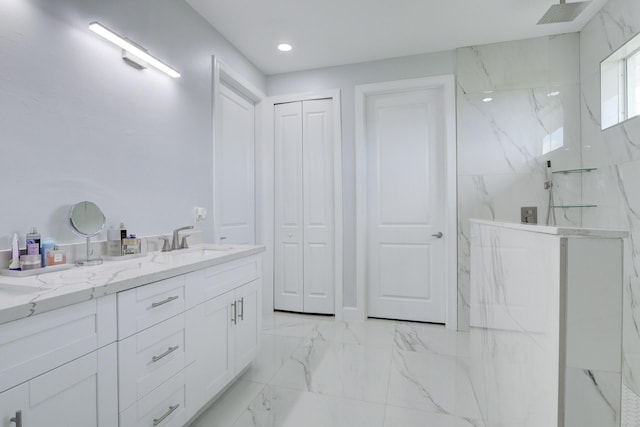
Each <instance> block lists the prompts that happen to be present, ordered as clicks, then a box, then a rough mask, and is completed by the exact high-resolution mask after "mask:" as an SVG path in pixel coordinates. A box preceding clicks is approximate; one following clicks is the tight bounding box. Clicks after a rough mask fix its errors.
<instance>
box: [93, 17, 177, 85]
mask: <svg viewBox="0 0 640 427" xmlns="http://www.w3.org/2000/svg"><path fill="white" fill-rule="evenodd" d="M89 29H90V30H91V31H93V32H94V33H96V34H98V35H99V36H102V37H104V38H105V39H107V40H109V41H110V42H111V43H113V44H115V45H116V46H118V47H119V48H121V49H122V51H123V52H122V53H123V55H122V59H124V60H125V62H127V63H128V64H130V65H133V66H134V67H136V68H140V69H142V68H146V64H149V65H152V66H154V67H155V68H157V69H158V70H160V71H162V72H163V73H166V74H168V75H169V76H171V77H173V78H174V79H175V78H178V77H180V73H179V72H177V71H176V70H174V69H173V68H171V67H170V66H168V65H167V64H165V63H164V62H162V61H160V60H159V59H158V58H156V57H154V56H151V55H149V54H148V53H147V52H145V51H144V49H143V48H141V47H139V46H136V45H135V44H134V43H133V42H131V41H129V40H127V39H125V38H124V37H122V36H120V35H118V34H116V33H114V32H113V31H111V30H110V29H108V28H107V27H105V26H104V25H102V24H100V23H99V22H96V21H94V22H92V23H90V24H89ZM138 60H139V61H138ZM142 61H143V62H142ZM145 63H146V64H145Z"/></svg>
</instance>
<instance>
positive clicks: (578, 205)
mask: <svg viewBox="0 0 640 427" xmlns="http://www.w3.org/2000/svg"><path fill="white" fill-rule="evenodd" d="M595 170H598V168H578V169H562V170H557V171H553V172H552V173H553V174H554V175H568V174H574V173H588V172H592V171H595ZM552 207H553V209H576V208H597V207H598V205H594V204H581V203H576V204H570V205H553V206H552Z"/></svg>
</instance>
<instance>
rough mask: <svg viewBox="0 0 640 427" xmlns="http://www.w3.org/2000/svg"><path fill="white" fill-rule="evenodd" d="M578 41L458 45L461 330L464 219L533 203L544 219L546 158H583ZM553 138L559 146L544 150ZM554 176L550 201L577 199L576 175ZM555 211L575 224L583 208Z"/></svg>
mask: <svg viewBox="0 0 640 427" xmlns="http://www.w3.org/2000/svg"><path fill="white" fill-rule="evenodd" d="M579 45H580V36H579V34H577V33H572V34H565V35H560V36H553V37H541V38H536V39H529V40H522V41H513V42H505V43H497V44H491V45H483V46H472V47H467V48H461V49H458V50H457V51H456V61H457V65H456V68H457V71H456V74H457V120H458V307H459V309H458V326H459V329H461V330H465V329H466V328H468V325H469V218H481V219H498V220H509V221H519V220H520V207H521V206H537V207H538V221H539V223H542V222H544V220H545V219H546V210H547V206H548V193H547V191H546V190H545V189H544V181H545V180H546V178H545V176H546V173H547V168H546V161H547V160H551V162H552V170H561V169H573V168H579V167H581V165H582V162H581V152H580V79H579V75H580V73H579V64H580V58H579ZM550 94H551V95H553V96H550ZM487 97H491V98H493V101H491V102H483V99H484V98H487ZM558 138H562V139H561V142H562V145H561V146H560V147H559V148H557V149H555V150H553V151H551V152H548V153H545V150H544V148H545V142H546V143H548V142H549V140H550V139H554V140H556V141H559V140H558ZM554 182H555V187H554V198H555V203H556V204H571V203H577V202H580V200H581V191H582V190H581V184H582V182H581V178H580V176H579V175H577V176H576V175H574V174H571V175H559V174H556V175H554ZM555 211H556V212H555V213H556V216H557V222H558V224H562V225H576V226H579V225H581V220H582V218H581V217H582V212H581V209H556V210H555ZM639 211H640V210H639Z"/></svg>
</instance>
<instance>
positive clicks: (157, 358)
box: [151, 345, 180, 362]
mask: <svg viewBox="0 0 640 427" xmlns="http://www.w3.org/2000/svg"><path fill="white" fill-rule="evenodd" d="M179 348H180V346H179V345H176V346H173V347H169V348H168V349H167V351H165V352H164V353H162V354H160V355H158V356H153V357H152V358H151V360H153V361H154V362H157V361H158V360H160V359H162V358H164V357H167V356H168V355H170V354H171V353H173V352H174V351H176V350H177V349H179Z"/></svg>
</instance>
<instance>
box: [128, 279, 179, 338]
mask: <svg viewBox="0 0 640 427" xmlns="http://www.w3.org/2000/svg"><path fill="white" fill-rule="evenodd" d="M184 309H185V303H184V276H176V277H172V278H170V279H166V280H162V281H159V282H155V283H151V284H148V285H145V286H139V287H137V288H134V289H129V290H128V291H124V292H120V293H119V294H118V339H119V340H122V339H124V338H127V337H129V336H131V335H133V334H135V333H136V332H139V331H142V330H144V329H147V328H149V327H151V326H153V325H155V324H157V323H160V322H162V321H163V320H167V319H168V318H170V317H173V316H175V315H177V314H180V313H182V312H184Z"/></svg>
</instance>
